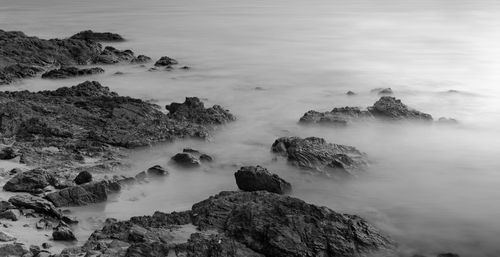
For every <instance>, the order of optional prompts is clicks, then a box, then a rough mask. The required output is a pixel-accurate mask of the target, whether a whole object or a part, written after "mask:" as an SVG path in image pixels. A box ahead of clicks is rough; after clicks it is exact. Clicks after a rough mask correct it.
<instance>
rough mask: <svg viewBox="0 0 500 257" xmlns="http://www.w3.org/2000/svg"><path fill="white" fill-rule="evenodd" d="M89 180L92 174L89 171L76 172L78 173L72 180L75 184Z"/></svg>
mask: <svg viewBox="0 0 500 257" xmlns="http://www.w3.org/2000/svg"><path fill="white" fill-rule="evenodd" d="M91 181H92V174H90V172H88V171H82V172H80V173H78V175H76V177H75V179H74V180H73V182H75V184H77V185H81V184H85V183H88V182H91Z"/></svg>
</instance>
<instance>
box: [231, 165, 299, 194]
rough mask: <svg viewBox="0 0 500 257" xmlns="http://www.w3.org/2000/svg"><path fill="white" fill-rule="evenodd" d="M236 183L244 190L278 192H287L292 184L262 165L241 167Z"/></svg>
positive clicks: (236, 176)
mask: <svg viewBox="0 0 500 257" xmlns="http://www.w3.org/2000/svg"><path fill="white" fill-rule="evenodd" d="M234 177H235V178H236V184H237V185H238V188H239V189H241V190H243V191H249V192H251V191H260V190H265V191H268V192H271V193H276V194H286V193H288V192H290V191H291V189H292V186H291V185H290V183H288V182H287V181H285V180H283V179H282V178H280V177H279V176H278V175H276V174H271V173H270V172H269V171H268V170H267V169H266V168H263V167H261V166H245V167H241V168H240V169H239V170H238V171H237V172H236V173H235V174H234Z"/></svg>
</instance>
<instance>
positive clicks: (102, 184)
mask: <svg viewBox="0 0 500 257" xmlns="http://www.w3.org/2000/svg"><path fill="white" fill-rule="evenodd" d="M120 188H121V187H120V185H119V184H118V183H117V182H109V181H99V182H90V183H86V184H82V185H78V186H73V187H68V188H65V189H62V190H59V191H57V192H53V193H49V194H47V195H46V196H45V198H46V199H47V200H49V201H50V202H52V203H53V204H54V206H56V207H69V206H83V205H88V204H93V203H100V202H105V201H106V200H107V199H108V194H109V193H117V192H119V191H120Z"/></svg>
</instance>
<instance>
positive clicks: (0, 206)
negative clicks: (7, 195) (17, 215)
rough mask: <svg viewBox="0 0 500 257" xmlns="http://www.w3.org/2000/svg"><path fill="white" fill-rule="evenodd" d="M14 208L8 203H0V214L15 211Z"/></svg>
mask: <svg viewBox="0 0 500 257" xmlns="http://www.w3.org/2000/svg"><path fill="white" fill-rule="evenodd" d="M15 208H16V207H15V206H14V205H12V204H11V203H10V202H8V201H0V212H4V211H6V210H10V209H15Z"/></svg>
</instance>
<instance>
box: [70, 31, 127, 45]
mask: <svg viewBox="0 0 500 257" xmlns="http://www.w3.org/2000/svg"><path fill="white" fill-rule="evenodd" d="M70 38H71V39H81V40H93V41H100V42H121V41H125V39H124V38H123V37H122V36H120V35H119V34H116V33H110V32H94V31H92V30H84V31H81V32H78V33H76V34H75V35H73V36H71V37H70Z"/></svg>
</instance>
